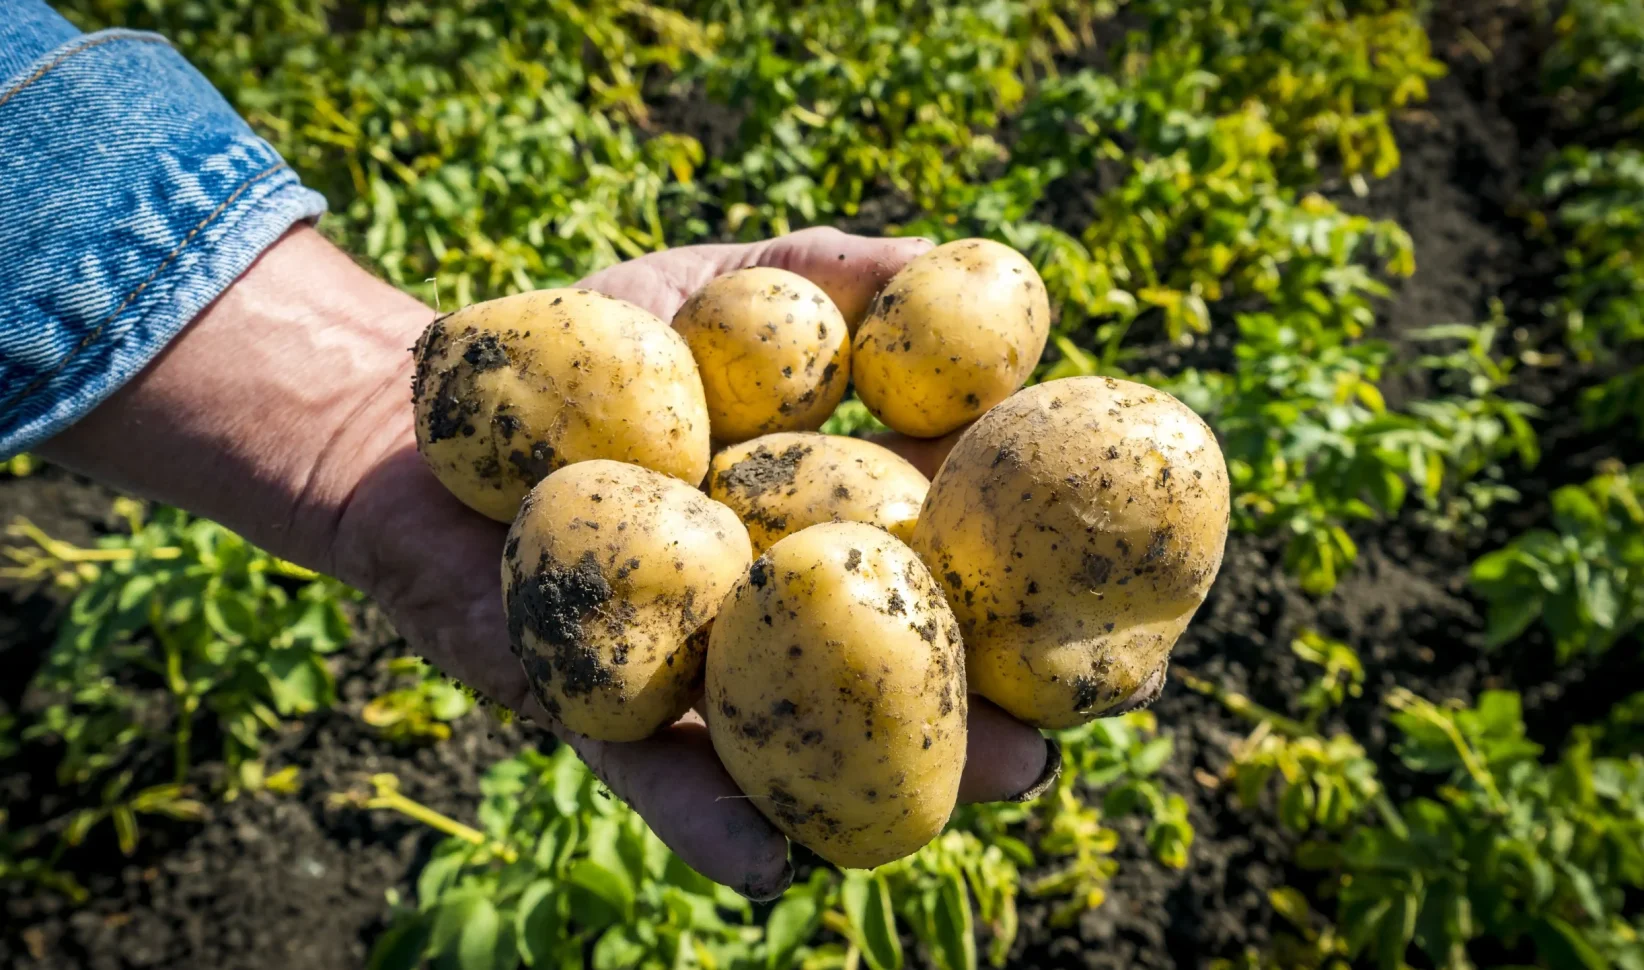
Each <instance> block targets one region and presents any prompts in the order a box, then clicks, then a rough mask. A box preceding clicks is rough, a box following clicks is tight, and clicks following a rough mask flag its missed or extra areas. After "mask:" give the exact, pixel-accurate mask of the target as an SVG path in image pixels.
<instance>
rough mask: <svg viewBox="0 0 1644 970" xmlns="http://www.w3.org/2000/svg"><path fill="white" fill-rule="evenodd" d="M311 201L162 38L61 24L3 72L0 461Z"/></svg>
mask: <svg viewBox="0 0 1644 970" xmlns="http://www.w3.org/2000/svg"><path fill="white" fill-rule="evenodd" d="M8 6H10V7H13V8H15V7H17V3H16V0H0V8H5V7H8ZM31 6H33V4H32V3H31V2H24V3H22V4H21V8H22V9H25V10H27V9H29V8H30V7H31ZM53 16H55V15H53ZM50 26H51V25H50V24H49V23H48V24H46V25H45V27H46V28H47V29H42V30H36V31H35V32H34V34H33V36H34V38H35V40H36V41H37V40H38V38H39V37H40V36H50V35H51V30H50V29H49V28H50ZM3 39H4V35H3V34H0V40H3ZM18 46H26V43H24V44H22V45H18ZM17 60H18V58H17V57H16V55H15V54H13V55H12V60H11V61H8V60H7V59H6V55H4V54H0V69H4V68H16V63H15V62H16V61H17ZM324 211H325V199H324V197H323V196H321V195H319V194H318V193H316V192H313V191H311V190H309V189H306V188H304V187H303V186H302V184H301V182H300V181H299V180H298V178H297V176H296V174H295V173H294V172H292V171H291V170H290V169H289V168H287V167H286V165H285V163H284V161H283V160H282V159H281V158H280V156H279V154H278V153H277V152H276V151H275V150H274V149H273V147H272V146H270V145H269V144H268V143H267V142H265V141H263V140H262V139H261V138H259V137H257V136H256V135H255V134H254V133H253V132H252V131H251V129H250V128H249V127H248V126H247V125H246V124H245V122H244V121H243V120H242V119H241V118H240V117H239V116H238V115H237V114H236V113H235V112H234V110H233V108H231V107H230V106H229V105H228V103H227V102H226V101H225V100H223V98H222V96H221V95H219V94H218V93H217V92H216V91H215V90H214V89H213V88H212V87H211V85H210V84H209V83H208V82H207V81H206V80H205V78H204V77H202V76H201V75H200V74H199V72H197V71H196V70H195V69H194V68H193V67H192V66H190V65H189V63H188V62H187V61H186V60H184V59H183V57H182V56H181V55H179V54H178V53H177V52H176V51H175V50H173V49H172V48H171V47H170V45H169V44H167V43H166V41H165V39H164V38H162V37H160V36H158V35H155V34H149V33H142V32H137V31H128V30H106V31H101V32H98V33H93V34H83V35H75V36H74V37H72V39H70V40H68V41H67V42H63V43H58V44H56V45H55V46H54V47H52V48H51V49H49V50H47V51H45V52H44V53H42V54H40V55H39V56H37V57H35V58H34V59H32V60H31V61H30V62H29V63H27V64H25V65H22V66H21V67H20V68H18V69H16V70H14V71H13V73H12V74H11V76H9V77H7V78H6V79H4V80H0V294H4V298H3V299H0V457H3V456H8V455H11V454H15V453H17V452H19V451H25V450H27V449H29V448H32V447H35V446H37V445H38V444H39V443H40V442H41V441H44V440H45V439H47V438H49V437H50V436H51V435H53V434H55V433H57V432H58V431H61V430H62V429H63V428H65V427H67V426H68V425H70V424H72V423H73V422H74V421H76V420H77V419H79V418H80V417H82V416H84V415H85V414H86V412H88V411H90V410H91V409H92V408H93V407H95V406H96V405H97V404H99V403H101V402H102V401H103V400H104V399H106V398H107V397H108V396H109V395H111V394H113V393H114V391H116V390H117V389H118V388H119V387H120V385H121V384H123V383H124V382H125V381H127V380H129V379H130V378H131V377H132V376H134V375H135V374H136V373H137V372H138V371H140V370H141V369H142V368H143V367H144V366H145V365H147V364H148V363H149V361H151V360H153V359H154V357H155V356H156V355H158V354H159V352H160V351H161V350H162V349H163V348H164V346H165V345H166V343H167V342H168V341H170V340H171V339H172V338H173V337H175V336H176V335H177V333H178V332H179V331H181V330H182V329H183V327H185V326H186V325H187V324H188V322H189V321H190V320H192V319H193V318H194V316H195V315H196V314H198V313H199V312H200V310H201V309H203V308H204V307H206V306H207V305H208V304H210V303H211V302H212V301H213V300H214V299H216V297H217V296H218V295H219V294H221V293H222V291H223V290H224V289H225V288H227V286H228V285H229V284H230V283H232V282H233V281H234V280H235V279H236V278H237V277H238V276H239V275H240V274H241V273H243V272H244V271H245V269H246V268H247V267H248V266H250V265H251V263H252V262H253V261H254V260H255V259H256V258H257V256H258V255H259V254H261V253H262V251H263V250H264V249H266V248H267V247H268V246H269V245H271V244H272V243H273V242H274V241H275V240H277V239H279V237H280V236H281V235H283V234H284V233H285V231H286V230H287V229H289V228H290V227H291V226H292V225H293V224H295V223H297V222H299V221H301V220H305V219H314V218H316V217H318V216H319V215H320V214H321V213H322V212H324Z"/></svg>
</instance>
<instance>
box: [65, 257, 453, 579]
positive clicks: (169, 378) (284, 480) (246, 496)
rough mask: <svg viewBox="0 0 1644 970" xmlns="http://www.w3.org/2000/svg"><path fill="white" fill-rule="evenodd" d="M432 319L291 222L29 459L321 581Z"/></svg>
mask: <svg viewBox="0 0 1644 970" xmlns="http://www.w3.org/2000/svg"><path fill="white" fill-rule="evenodd" d="M433 315H434V314H433V311H432V310H430V309H429V308H428V307H426V306H424V305H423V304H421V303H420V302H418V301H417V300H415V299H413V298H411V297H409V296H407V295H405V294H403V293H400V292H399V291H398V290H396V289H394V288H393V287H392V286H390V285H388V284H386V283H384V282H382V281H380V280H378V279H376V278H375V277H373V276H371V275H370V274H369V273H367V272H366V271H364V270H363V269H361V268H360V267H358V266H356V265H355V264H354V263H353V261H352V260H350V259H349V258H348V257H347V255H345V254H344V253H342V252H341V251H340V250H338V249H337V248H336V247H334V246H332V245H331V244H330V243H329V242H327V241H326V240H325V239H324V238H323V237H321V236H320V235H319V234H318V233H317V232H315V231H314V230H312V229H310V228H307V227H299V228H297V229H294V230H292V231H291V232H289V233H287V234H286V235H285V236H284V237H283V238H282V239H281V240H280V241H279V242H277V243H276V244H275V245H274V246H272V247H270V248H269V249H268V250H267V251H266V252H265V253H263V255H262V257H261V258H259V260H258V261H257V262H256V263H255V264H253V265H252V267H251V268H250V269H248V270H247V271H246V272H245V273H244V274H243V275H242V276H241V277H240V278H239V279H238V280H236V281H235V283H234V284H233V285H232V286H231V287H229V288H228V289H227V290H226V291H224V293H223V294H222V295H221V296H220V297H219V298H218V299H217V300H216V301H215V302H214V303H213V304H212V305H211V306H210V307H208V308H207V309H206V310H205V311H204V312H202V313H201V314H200V315H199V316H198V317H197V318H196V319H195V320H194V321H193V322H191V323H190V324H189V326H188V327H187V328H186V329H185V330H184V331H183V332H182V333H181V334H180V335H179V336H178V337H177V338H176V339H175V340H173V341H172V343H171V344H170V345H168V346H167V348H166V350H165V351H164V352H163V353H162V354H161V355H160V356H159V357H158V358H156V359H155V360H154V361H153V362H152V363H151V364H150V365H149V366H148V367H147V368H146V369H145V370H144V371H143V372H142V373H141V374H139V375H138V376H137V377H135V378H133V379H132V380H131V381H130V382H129V383H128V384H127V385H126V386H124V387H123V388H121V390H120V391H119V392H118V393H117V394H115V395H114V396H113V397H111V398H110V399H109V400H108V401H106V402H105V403H104V404H102V405H101V406H99V407H98V408H97V409H96V410H94V411H92V412H91V413H90V414H89V415H87V416H86V418H84V419H83V420H82V421H80V422H79V423H77V424H76V425H75V426H73V427H72V428H70V429H68V430H67V431H65V432H63V433H62V434H61V435H59V436H58V437H56V438H54V439H53V440H52V441H51V442H49V443H48V445H47V446H46V447H45V448H42V449H41V452H42V453H43V454H44V455H45V456H46V457H48V458H50V459H52V460H54V461H57V462H59V463H61V464H63V465H66V466H67V467H70V468H73V469H75V470H78V471H82V472H84V473H86V474H88V475H90V476H92V477H94V478H97V479H99V480H102V481H104V482H107V483H108V484H110V485H113V486H115V487H117V488H120V489H122V490H125V491H128V492H132V493H135V494H138V495H141V496H143V497H146V498H151V499H154V500H156V501H161V502H165V503H167V504H171V505H176V506H179V507H181V508H185V509H187V510H189V511H190V512H193V513H195V514H198V515H202V516H205V517H208V518H212V519H215V520H217V521H219V522H221V523H223V524H224V525H226V526H228V527H229V528H231V529H234V530H235V531H237V532H239V533H241V534H242V535H244V536H245V537H246V538H247V539H249V540H250V541H252V542H254V543H256V544H257V545H259V546H262V547H263V548H265V549H268V550H269V551H270V552H273V553H274V554H276V555H279V556H283V557H285V558H289V559H291V560H293V561H295V562H298V563H301V564H303V565H305V566H309V567H312V568H315V569H319V570H321V571H325V572H332V573H335V572H336V571H337V570H336V566H337V561H338V557H337V553H336V549H335V548H334V543H335V536H336V532H337V528H338V525H339V523H340V522H341V520H342V518H343V516H344V513H345V512H346V509H347V508H348V504H349V502H350V501H351V499H352V497H353V495H354V492H355V490H356V488H357V486H358V484H359V482H360V481H361V480H362V479H363V478H364V477H365V476H366V475H367V474H368V473H369V471H370V470H371V469H372V468H373V467H375V466H376V465H377V464H379V463H380V462H381V461H382V460H383V458H384V457H385V456H386V455H388V454H389V453H391V452H392V451H393V450H394V449H396V448H399V447H403V446H404V444H405V443H406V442H408V441H409V440H410V407H409V405H408V403H407V401H408V399H407V395H408V394H409V393H410V390H409V388H410V383H409V381H410V354H409V352H408V348H409V347H410V346H411V344H412V342H413V341H415V339H416V336H417V334H418V333H420V332H421V330H422V328H423V327H425V326H426V325H427V323H428V321H429V320H431V319H432V318H433ZM341 578H343V579H344V580H346V581H351V582H352V581H355V578H353V577H349V576H346V575H345V576H342V577H341Z"/></svg>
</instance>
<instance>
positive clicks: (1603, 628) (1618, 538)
mask: <svg viewBox="0 0 1644 970" xmlns="http://www.w3.org/2000/svg"><path fill="white" fill-rule="evenodd" d="M1641 491H1644V468H1640V467H1634V468H1632V469H1626V468H1621V467H1614V468H1609V469H1606V470H1605V471H1604V472H1603V473H1601V474H1599V475H1598V476H1596V477H1595V478H1593V479H1592V480H1590V481H1588V482H1587V483H1586V484H1584V485H1567V486H1565V487H1564V488H1561V489H1559V490H1558V491H1557V492H1555V493H1554V494H1553V497H1552V504H1553V523H1552V525H1553V527H1552V528H1551V529H1535V530H1532V531H1530V532H1526V533H1524V534H1523V535H1520V536H1517V537H1516V538H1514V539H1513V540H1512V541H1511V542H1509V543H1508V544H1507V545H1506V546H1505V547H1504V548H1502V549H1498V550H1495V551H1494V552H1490V553H1487V554H1486V555H1484V556H1481V557H1480V558H1479V559H1478V560H1477V561H1476V562H1474V563H1473V570H1472V583H1473V587H1474V589H1476V590H1477V591H1478V593H1479V595H1480V596H1482V597H1483V598H1484V599H1485V601H1486V602H1487V603H1488V604H1489V629H1488V633H1487V635H1488V637H1489V642H1490V644H1491V645H1492V646H1496V647H1500V646H1504V645H1506V644H1508V643H1511V642H1512V641H1514V640H1516V639H1517V638H1518V637H1519V636H1520V635H1521V634H1523V633H1524V631H1525V630H1527V629H1529V628H1530V626H1531V625H1532V624H1539V625H1540V626H1541V627H1543V628H1544V629H1545V630H1546V632H1547V633H1548V635H1549V636H1550V637H1551V638H1552V640H1553V644H1554V647H1555V649H1556V650H1557V652H1558V656H1559V658H1560V659H1562V660H1568V659H1569V658H1571V657H1573V656H1575V655H1577V654H1580V653H1598V652H1602V651H1605V650H1608V649H1610V648H1611V647H1612V646H1613V645H1615V644H1616V643H1617V642H1618V641H1623V640H1625V639H1626V638H1627V637H1628V635H1629V634H1630V633H1631V632H1632V631H1633V630H1634V629H1635V628H1636V627H1637V626H1638V624H1639V623H1640V622H1644V574H1641V570H1644V505H1641V504H1640V495H1641Z"/></svg>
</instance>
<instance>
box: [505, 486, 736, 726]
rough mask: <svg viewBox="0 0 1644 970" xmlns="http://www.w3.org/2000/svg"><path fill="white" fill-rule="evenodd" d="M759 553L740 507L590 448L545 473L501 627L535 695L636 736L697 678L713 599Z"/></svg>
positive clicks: (691, 690) (521, 526) (518, 544)
mask: <svg viewBox="0 0 1644 970" xmlns="http://www.w3.org/2000/svg"><path fill="white" fill-rule="evenodd" d="M752 558H753V552H752V550H751V549H750V548H749V546H748V533H747V531H746V530H744V529H743V528H742V523H740V522H738V521H737V520H736V513H734V512H732V511H731V510H730V509H728V508H726V507H725V506H723V505H720V504H719V503H718V502H715V501H713V500H712V499H710V498H708V497H707V496H706V495H703V494H702V493H701V492H699V491H697V490H696V489H694V488H691V487H690V486H689V485H686V484H685V483H683V482H681V481H679V480H678V479H677V478H673V477H670V476H668V475H663V474H661V473H660V472H654V471H651V470H649V469H646V468H640V467H639V466H637V465H625V464H622V463H620V462H614V461H605V460H602V459H594V460H590V461H584V462H579V463H577V464H574V465H567V466H566V467H564V468H561V469H560V470H559V471H556V472H554V473H553V474H551V475H549V476H548V477H547V478H545V479H543V480H542V482H541V483H540V484H538V485H537V486H536V488H534V489H532V490H531V492H530V494H529V495H527V496H526V499H525V501H524V502H523V503H522V504H521V506H520V511H519V518H518V519H516V520H515V521H514V524H513V527H512V528H510V529H509V531H508V540H507V545H506V546H505V547H504V555H503V564H502V583H503V602H504V605H505V608H506V610H507V614H508V639H509V643H510V644H511V645H512V647H513V650H514V653H515V654H516V655H517V656H518V657H519V659H520V663H521V664H522V665H523V666H524V668H525V674H526V677H527V678H528V679H529V681H530V683H531V690H532V692H533V693H534V694H535V696H536V699H537V701H538V702H539V703H540V704H542V706H543V708H545V709H546V710H547V711H548V713H549V714H550V715H552V716H553V717H554V718H556V719H557V720H558V721H559V722H560V723H562V724H564V725H565V726H566V727H568V728H570V729H571V730H573V731H576V732H578V733H581V734H585V735H587V736H588V737H590V738H594V739H595V740H599V741H637V740H639V739H641V738H644V737H648V736H649V735H651V734H653V733H655V732H656V731H657V729H659V728H661V727H663V726H665V725H667V724H670V723H672V722H673V721H675V720H677V719H678V718H679V716H680V715H681V714H684V713H685V711H686V710H687V709H689V708H690V706H691V704H692V703H693V702H694V701H695V698H696V696H697V692H698V691H699V690H700V689H701V685H702V660H703V652H704V649H705V648H706V646H707V643H708V630H709V628H710V626H711V624H712V623H713V618H714V614H715V612H716V611H717V610H718V609H719V604H720V603H721V602H722V601H723V600H724V599H725V594H726V593H728V592H729V591H730V589H731V587H732V586H733V585H734V584H735V583H736V581H737V580H738V579H739V578H741V577H742V576H743V575H744V574H745V573H746V571H747V568H748V562H749V560H751V559H752Z"/></svg>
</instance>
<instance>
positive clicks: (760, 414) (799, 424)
mask: <svg viewBox="0 0 1644 970" xmlns="http://www.w3.org/2000/svg"><path fill="white" fill-rule="evenodd" d="M673 325H674V329H675V330H677V331H679V332H680V333H681V334H682V335H683V336H684V337H685V341H686V343H688V344H690V346H691V353H692V355H693V356H695V357H696V363H697V367H698V368H700V369H701V371H702V385H703V388H704V389H705V390H706V393H707V398H708V415H709V418H710V419H711V421H712V423H713V436H714V438H715V440H717V441H720V442H724V443H733V442H738V441H745V440H747V439H749V438H752V437H755V436H757V435H762V434H769V433H771V432H774V431H814V430H816V429H817V428H820V427H822V422H824V421H826V420H828V415H830V414H832V413H833V410H834V408H835V407H837V406H838V405H839V401H840V399H841V398H843V397H844V396H845V385H847V384H848V383H850V352H851V344H850V332H849V331H848V330H847V329H846V327H845V318H844V317H842V316H840V315H839V309H838V308H837V307H835V306H834V305H833V301H832V300H830V299H828V295H827V294H826V293H824V292H822V290H821V288H820V287H818V286H817V285H816V284H814V283H812V282H811V281H810V280H807V279H805V277H803V276H800V275H798V274H797V273H790V272H788V271H787V270H784V269H772V268H769V267H763V266H759V267H754V268H751V269H741V270H736V271H735V272H732V273H727V274H725V275H724V276H720V277H717V278H716V279H714V280H713V281H711V282H710V283H708V285H707V286H704V287H703V288H702V289H700V290H698V291H697V292H696V293H694V294H692V295H691V297H690V299H688V300H686V301H685V305H684V306H682V307H680V308H679V312H678V313H677V314H675V315H674V321H673Z"/></svg>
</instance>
